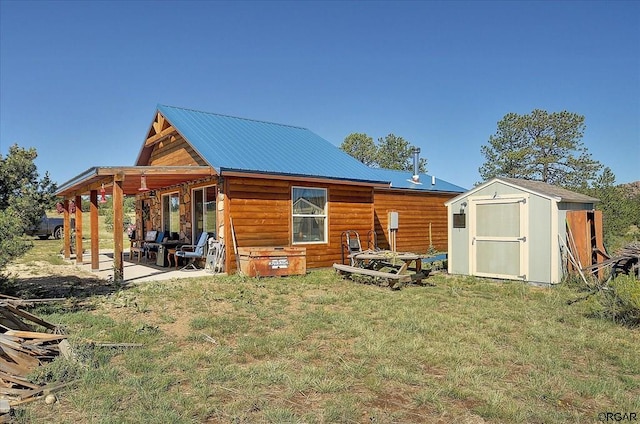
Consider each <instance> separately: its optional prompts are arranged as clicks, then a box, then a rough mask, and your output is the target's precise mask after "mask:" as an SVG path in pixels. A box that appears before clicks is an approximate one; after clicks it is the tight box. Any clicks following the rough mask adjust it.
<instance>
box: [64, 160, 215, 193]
mask: <svg viewBox="0 0 640 424" xmlns="http://www.w3.org/2000/svg"><path fill="white" fill-rule="evenodd" d="M143 175H144V176H145V178H146V180H147V187H148V188H149V190H157V189H160V188H163V187H170V186H173V185H177V184H182V183H184V182H186V181H192V180H197V179H200V178H206V177H209V176H212V175H216V173H215V171H214V170H213V168H211V167H209V166H104V167H92V168H89V169H87V170H86V171H85V172H83V173H81V174H79V175H77V176H75V177H74V178H72V179H70V180H69V181H67V182H65V183H63V184H61V185H60V187H58V191H57V192H56V195H57V196H63V197H71V196H77V195H83V194H88V193H89V192H90V191H91V190H100V189H101V188H102V185H103V184H104V188H105V192H106V194H111V193H112V191H113V190H112V188H113V183H114V181H122V191H123V193H124V194H129V195H131V194H138V193H140V190H139V189H140V179H141V177H142V176H143Z"/></svg>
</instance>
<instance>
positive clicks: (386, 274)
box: [333, 250, 427, 289]
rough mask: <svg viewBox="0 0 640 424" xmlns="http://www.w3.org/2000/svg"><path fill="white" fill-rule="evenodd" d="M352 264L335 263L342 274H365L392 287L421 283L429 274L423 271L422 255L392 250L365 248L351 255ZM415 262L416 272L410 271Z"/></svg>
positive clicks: (350, 275) (334, 265)
mask: <svg viewBox="0 0 640 424" xmlns="http://www.w3.org/2000/svg"><path fill="white" fill-rule="evenodd" d="M349 259H350V260H351V265H344V264H333V267H334V268H335V269H336V271H338V272H339V273H340V274H342V275H347V276H349V277H352V276H353V275H365V276H368V277H373V279H374V281H378V282H380V283H382V284H381V285H385V286H387V285H388V286H390V287H391V288H396V289H397V288H400V287H402V286H403V285H404V284H405V283H410V282H416V283H420V282H421V281H422V279H423V278H425V277H426V276H427V274H426V273H424V272H423V271H422V256H420V255H418V254H415V253H408V252H393V251H391V250H365V251H362V252H356V253H352V254H351V255H349ZM412 263H415V272H411V273H410V272H408V269H409V266H410V265H411V264H412Z"/></svg>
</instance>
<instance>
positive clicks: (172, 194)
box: [160, 191, 180, 235]
mask: <svg viewBox="0 0 640 424" xmlns="http://www.w3.org/2000/svg"><path fill="white" fill-rule="evenodd" d="M172 197H176V198H177V199H178V225H177V231H173V230H172V229H171V224H173V222H172V219H171V198H172ZM167 198H168V199H169V219H168V222H169V228H165V222H167V220H165V208H164V200H165V199H167ZM160 209H161V210H162V228H161V229H160V231H166V232H168V234H167V235H171V233H173V232H177V233H180V192H179V191H172V192H168V193H162V196H161V198H160Z"/></svg>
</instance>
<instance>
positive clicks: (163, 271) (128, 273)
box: [70, 249, 213, 284]
mask: <svg viewBox="0 0 640 424" xmlns="http://www.w3.org/2000/svg"><path fill="white" fill-rule="evenodd" d="M115 257H116V256H115V255H114V252H113V250H111V249H101V250H100V252H99V253H98V267H97V269H96V268H94V265H93V263H90V262H82V263H78V264H77V265H76V266H78V267H79V268H80V269H82V270H85V271H91V272H92V273H93V274H94V275H95V276H96V277H98V278H100V279H103V280H109V279H110V278H112V277H113V261H114V258H115ZM70 259H71V260H74V259H77V258H76V256H75V254H71V257H70ZM122 266H123V269H122V280H120V281H122V282H123V283H126V284H136V283H145V282H150V281H167V280H175V279H180V278H193V277H206V276H211V275H213V273H212V272H211V271H209V270H206V269H198V270H192V269H190V270H182V267H177V268H176V267H168V268H166V267H161V266H158V265H156V263H155V262H154V261H144V260H143V261H138V260H137V259H135V258H130V257H129V253H128V252H125V253H124V255H123V261H122Z"/></svg>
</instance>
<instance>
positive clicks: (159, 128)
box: [144, 112, 177, 147]
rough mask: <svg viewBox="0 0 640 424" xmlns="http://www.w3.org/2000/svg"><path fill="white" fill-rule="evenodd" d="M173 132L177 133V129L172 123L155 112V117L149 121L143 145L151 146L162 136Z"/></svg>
mask: <svg viewBox="0 0 640 424" xmlns="http://www.w3.org/2000/svg"><path fill="white" fill-rule="evenodd" d="M175 134H177V130H176V129H175V128H174V127H173V125H171V123H170V122H169V121H168V120H167V119H166V118H165V117H164V116H163V115H162V114H161V113H160V112H157V113H156V117H155V119H154V120H153V122H152V123H151V128H150V129H149V133H148V134H147V139H146V141H145V142H144V147H150V146H153V145H154V144H156V143H158V142H160V141H161V140H163V139H164V138H166V137H169V136H172V135H175Z"/></svg>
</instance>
